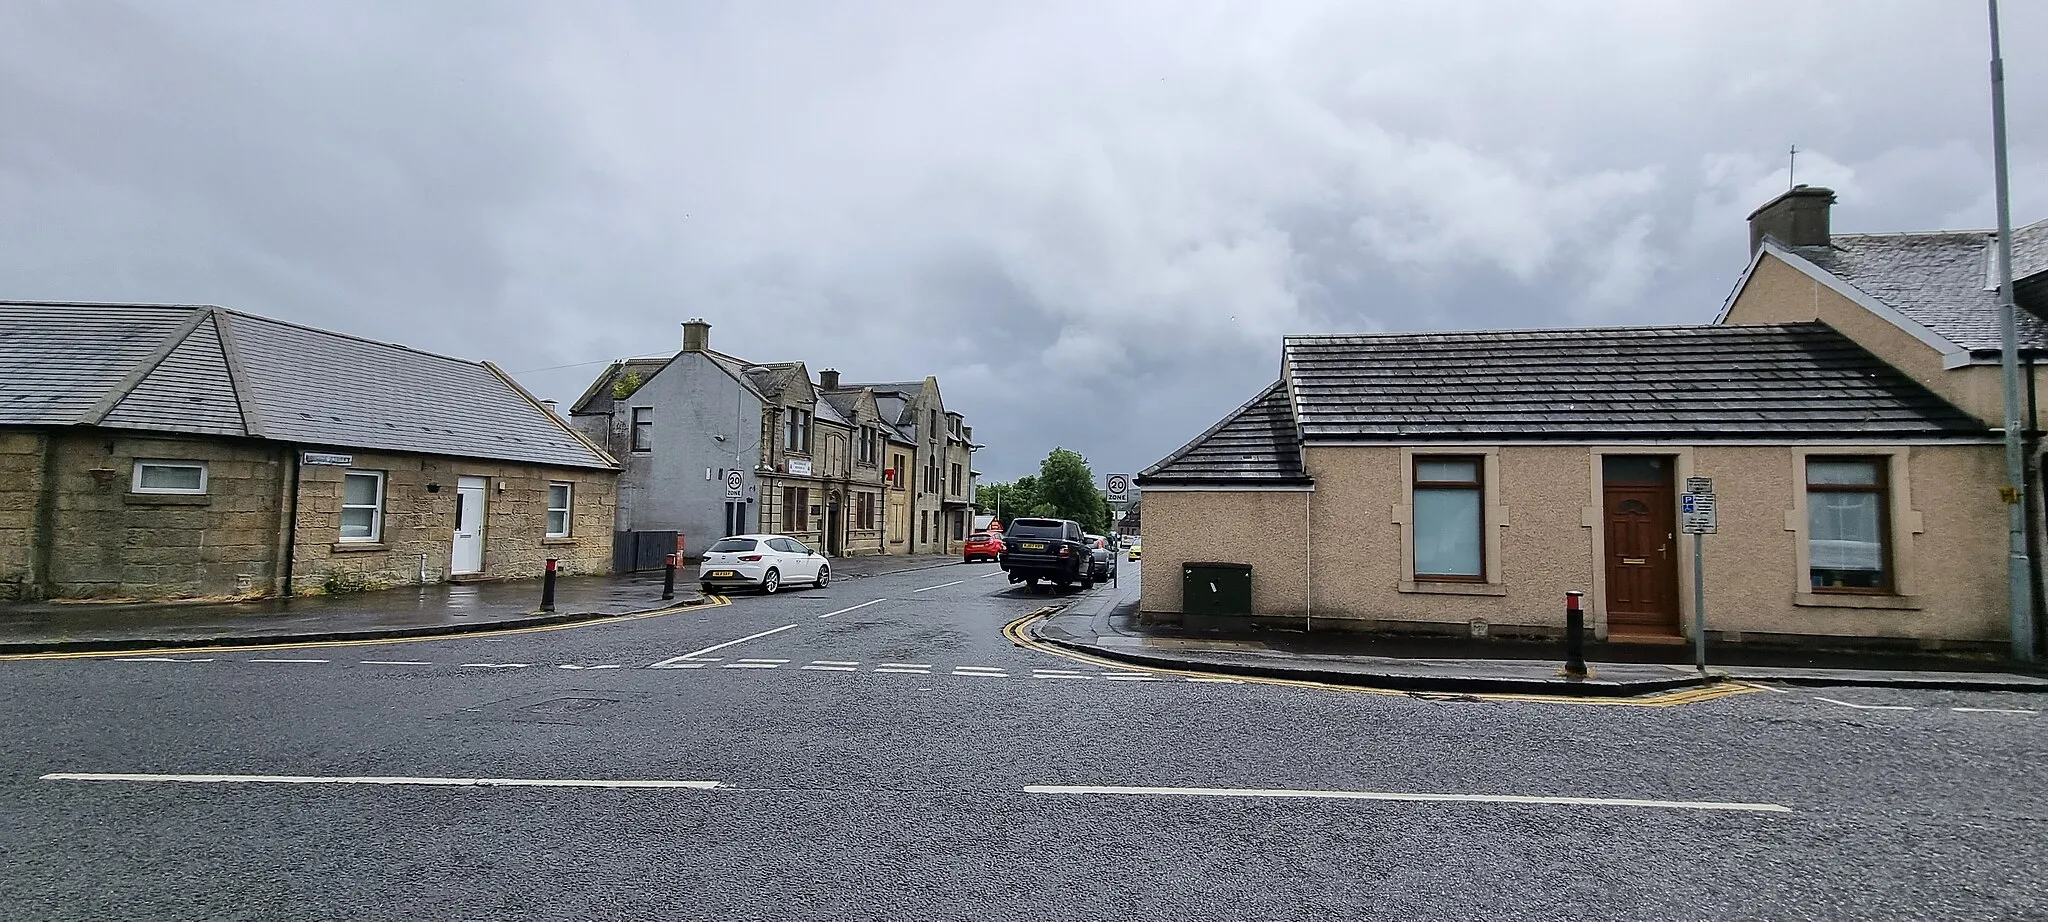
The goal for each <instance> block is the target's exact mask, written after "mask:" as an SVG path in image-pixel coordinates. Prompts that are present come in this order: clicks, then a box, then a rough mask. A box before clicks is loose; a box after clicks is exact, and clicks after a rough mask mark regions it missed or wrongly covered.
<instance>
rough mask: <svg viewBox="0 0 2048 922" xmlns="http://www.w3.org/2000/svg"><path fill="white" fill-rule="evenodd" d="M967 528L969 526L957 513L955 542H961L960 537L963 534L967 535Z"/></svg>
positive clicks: (954, 520) (954, 523)
mask: <svg viewBox="0 0 2048 922" xmlns="http://www.w3.org/2000/svg"><path fill="white" fill-rule="evenodd" d="M966 526H967V522H966V520H965V519H963V518H961V517H960V515H959V514H957V513H956V514H954V516H953V540H955V541H958V540H960V536H961V535H962V534H964V533H966V531H967V527H966Z"/></svg>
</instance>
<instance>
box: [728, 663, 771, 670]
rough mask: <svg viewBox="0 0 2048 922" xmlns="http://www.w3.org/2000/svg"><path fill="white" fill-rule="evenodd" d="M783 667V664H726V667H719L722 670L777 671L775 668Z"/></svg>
mask: <svg viewBox="0 0 2048 922" xmlns="http://www.w3.org/2000/svg"><path fill="white" fill-rule="evenodd" d="M781 665H782V664H781V663H726V664H725V665H723V666H720V667H718V668H720V669H775V668H778V667H780V666H781Z"/></svg>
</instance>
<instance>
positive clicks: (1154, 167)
mask: <svg viewBox="0 0 2048 922" xmlns="http://www.w3.org/2000/svg"><path fill="white" fill-rule="evenodd" d="M2006 6H2007V9H2006V21H2005V35H2006V40H2007V57H2008V65H2007V66H2008V94H2009V105H2010V109H2011V114H2012V117H2013V123H2012V128H2011V132H2012V153H2013V176H2014V189H2013V191H2014V215H2015V219H2016V220H2018V221H2020V222H2022V223H2025V222H2028V221H2032V220H2037V219H2039V218H2041V217H2044V216H2048V124H2044V121H2048V120H2044V116H2048V62H2044V56H2043V55H2042V54H2041V51H2042V47H2041V41H2040V40H2041V38H2042V37H2044V36H2048V4H2043V3H2027V2H2019V3H2008V4H2007V5H2006ZM1987 57H1988V49H1987V45H1986V27H1985V17H1984V10H1983V4H1981V3H1978V2H1973V0H1919V2H1872V0H1855V2H1850V0H1838V2H1806V3H1800V2H1786V0H1772V2H1753V3H1744V2H1726V0H1713V2H1708V0H1695V2H1690V3H1658V2H1643V0H1616V2H1611V3H1595V2H1590V0H1562V2H1549V3H1545V2H1526V0H1517V2H1506V0H1503V2H1476V0H1475V2H1468V3H1463V4H1454V3H1430V4H1418V3H1386V4H1368V3H1363V2H1359V0H1330V2H1272V0H1268V2H1258V3H1204V2H1191V0H1149V2H1140V0H1124V2H1118V3H1109V4H1105V3H1100V2H1032V3H969V2H946V3H920V4H890V3H857V4H855V3H815V4H807V3H795V2H789V3H727V4H717V3H681V2H648V3H644V4H631V3H626V2H601V3H598V2H576V3H567V2H565V3H541V2H521V3H480V2H454V0H447V2H427V0H402V2H389V3H378V2H369V0H345V2H335V3H324V4H323V3H297V2H264V3H244V2H235V3H202V2H196V0H195V2H164V3H143V4H122V3H112V2H98V0H51V2H42V3H38V2H30V0H16V2H10V3H6V4H0V126H5V127H4V129H0V278H4V285H0V294H4V295H5V296H8V297H23V298H63V299H78V300H143V301H179V302H210V303H217V304H223V305H227V306H231V307H235V308H239V309H242V310H247V311H251V312H255V313H261V314H267V315H271V316H275V317H280V318H285V319H290V320H297V321H302V322H306V323H311V324H316V325H320V326H324V327H329V328H334V329H339V330H343V331H347V332H352V333H357V334H361V335H366V336H372V337H376V338H380V339H387V340H391V341H396V342H403V343H406V344H409V345H413V346H417V347H420V348H426V349H432V350H435V351H441V352H449V353H454V354H459V355H463V356H470V357H476V358H488V359H492V360H494V361H497V362H498V363H500V364H501V365H503V366H504V367H506V368H508V369H512V370H515V371H525V370H528V369H544V368H549V367H551V366H559V365H566V364H570V363H578V362H588V361H592V360H597V359H606V358H612V357H616V356H622V355H629V354H635V355H637V354H651V353H662V352H670V351H673V350H674V349H675V348H676V344H677V341H678V337H679V333H678V328H677V324H678V323H679V322H680V321H682V320H685V319H688V318H689V317H692V316H703V317H705V318H707V319H709V320H710V321H711V322H712V323H713V324H714V329H713V331H712V340H713V344H714V346H716V347H718V348H721V349H724V350H726V351H730V352H733V353H736V354H738V355H741V356H745V357H747V358H749V359H753V360H755V361H780V360H791V359H802V360H804V361H806V362H808V363H809V364H810V367H811V368H812V369H813V370H817V369H820V368H823V367H826V366H835V367H837V368H839V369H840V370H841V371H842V372H843V373H844V374H845V375H846V376H847V377H848V378H849V379H862V380H883V379H903V378H915V377H919V376H922V375H924V374H927V373H929V374H937V375H938V376H939V377H940V380H941V384H942V386H943V387H944V390H945V394H946V398H947V403H948V405H949V406H951V407H954V408H956V409H959V410H962V411H963V412H965V413H966V414H967V415H968V417H969V421H970V423H971V424H972V425H974V426H975V428H976V436H977V437H978V439H980V440H981V441H984V442H987V443H988V444H989V446H990V447H989V448H988V450H987V451H986V452H984V453H983V455H982V456H981V460H980V465H979V466H980V467H981V468H982V469H983V470H984V471H985V472H986V473H987V474H988V475H990V476H992V477H1003V478H1007V477H1008V476H1012V475H1015V474H1019V473H1025V472H1028V471H1029V470H1031V469H1033V468H1035V465H1036V463H1037V460H1038V459H1039V458H1040V457H1042V456H1043V455H1044V453H1045V452H1046V451H1047V450H1049V449H1050V448H1052V447H1053V446H1054V445H1064V446H1066V447H1069V448H1074V449H1077V450H1080V451H1081V452H1083V453H1084V454H1086V455H1088V456H1089V458H1090V459H1091V460H1092V461H1093V462H1094V463H1095V466H1096V469H1097V470H1098V471H1102V470H1106V469H1137V468H1140V467H1142V466H1144V465H1146V464H1148V463H1150V462H1152V461H1154V460H1156V459H1157V458H1158V457H1160V456H1161V455H1163V454H1165V453H1166V452H1168V451H1170V450H1172V449H1173V448H1175V447H1177V446H1178V445H1180V444H1181V443H1182V442H1183V441H1185V440H1187V439H1188V438H1190V437H1191V436H1193V435H1194V434H1195V433H1196V432H1198V431H1200V430H1201V429H1202V428H1204V427H1206V426H1207V425H1209V424H1210V423H1211V422H1213V421H1215V420H1216V419H1217V418H1218V417H1220V416H1221V415H1222V414H1223V413H1225V412H1226V411H1228V410H1229V409H1231V408H1232V407H1234V406H1236V405H1237V404H1238V403H1240V402H1242V401H1243V400H1245V399H1246V398H1248V397H1250V396H1251V395H1252V394H1253V393H1254V392H1256V391H1257V390H1258V389H1259V388H1260V387H1262V386H1263V385H1265V384H1267V383H1270V382H1271V381H1272V380H1273V379H1274V378H1275V377H1276V376H1277V373H1278V366H1279V357H1278V346H1279V343H1278V338H1279V336H1280V335H1282V334H1283V333H1289V332H1328V331H1354V330H1405V329H1439V328H1474V327H1499V326H1553V325H1600V324H1642V323H1680V322H1702V321H1706V320H1709V319H1711V318H1712V317H1713V315H1714V313H1715V311H1716V310H1717V309H1718V308H1719V306H1720V303H1721V300H1722V298H1723V297H1724V296H1725V295H1726V293H1727V291H1728V288H1729V285H1730V284H1731V283H1732V281H1733V280H1734V278H1735V276H1736V275H1737V274H1738V273H1739V272H1740V271H1741V269H1742V266H1743V263H1744V258H1745V256H1746V253H1745V251H1744V246H1745V243H1746V240H1745V237H1744V229H1743V224H1742V219H1743V216H1744V215H1745V214H1747V213H1748V211H1749V210H1750V209H1751V208H1752V207H1754V206H1755V205H1757V204H1760V203H1761V202H1762V201H1764V200H1765V199H1767V198H1768V197H1769V196H1770V195H1771V194H1773V193H1774V192H1776V191H1779V190H1782V189H1783V188H1784V186H1785V184H1786V176H1785V148H1786V146H1787V145H1788V144H1792V143H1797V144H1798V145H1799V147H1800V148H1801V149H1802V150H1803V151H1806V153H1803V154H1802V155H1801V157H1800V161H1799V162H1800V171H1799V178H1800V180H1802V181H1806V182H1812V183H1815V184H1827V185H1831V186H1833V187H1835V188H1836V189H1837V190H1838V191H1839V192H1840V193H1841V203H1840V205H1839V206H1838V207H1837V208H1836V227H1837V229H1839V230H1845V231H1881V230H1910V229H1930V228H1936V227H1985V226H1989V225H1990V224H1991V223H1992V215H1993V213H1992V205H1991V170H1990V143H1989V133H1990V132H1989V103H1988V89H1987V86H1986V60H1987ZM596 370H598V369H597V368H596V367H594V366H593V367H582V368H568V369H555V370H549V371H532V372H530V373H525V374H522V375H521V378H522V380H525V381H526V382H527V383H528V384H529V385H530V386H532V387H533V388H534V389H535V390H537V391H539V392H541V393H542V394H543V395H544V396H555V397H559V398H562V399H563V400H565V401H566V400H568V399H570V398H573V397H574V396H575V395H576V394H577V393H578V392H580V390H581V389H582V387H583V385H584V384H585V383H587V381H588V378H589V376H590V375H591V374H592V373H594V372H595V371H596ZM1083 392H1092V393H1095V394H1098V395H1101V397H1100V399H1098V400H1095V401H1093V402H1091V403H1089V404H1087V405H1086V406H1085V407H1084V406H1083V405H1081V404H1079V403H1077V402H1076V399H1077V398H1078V397H1080V396H1082V395H1083ZM1049 398H1058V399H1057V400H1054V399H1049Z"/></svg>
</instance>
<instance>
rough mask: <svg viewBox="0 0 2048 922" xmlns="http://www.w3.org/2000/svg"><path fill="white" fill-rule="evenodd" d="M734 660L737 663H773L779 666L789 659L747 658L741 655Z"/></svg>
mask: <svg viewBox="0 0 2048 922" xmlns="http://www.w3.org/2000/svg"><path fill="white" fill-rule="evenodd" d="M734 662H739V663H774V664H775V665H777V666H780V665H782V664H783V663H787V662H789V660H786V659H747V658H745V657H741V658H740V659H737V660H734Z"/></svg>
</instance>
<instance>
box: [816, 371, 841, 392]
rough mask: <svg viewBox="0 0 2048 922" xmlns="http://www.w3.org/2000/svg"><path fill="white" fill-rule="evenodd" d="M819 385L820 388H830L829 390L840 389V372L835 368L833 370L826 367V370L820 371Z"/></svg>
mask: <svg viewBox="0 0 2048 922" xmlns="http://www.w3.org/2000/svg"><path fill="white" fill-rule="evenodd" d="M818 387H819V388H820V389H822V390H828V391H836V390H838V389H839V372H837V371H834V370H832V369H830V368H827V369H825V370H824V371H821V372H818Z"/></svg>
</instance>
